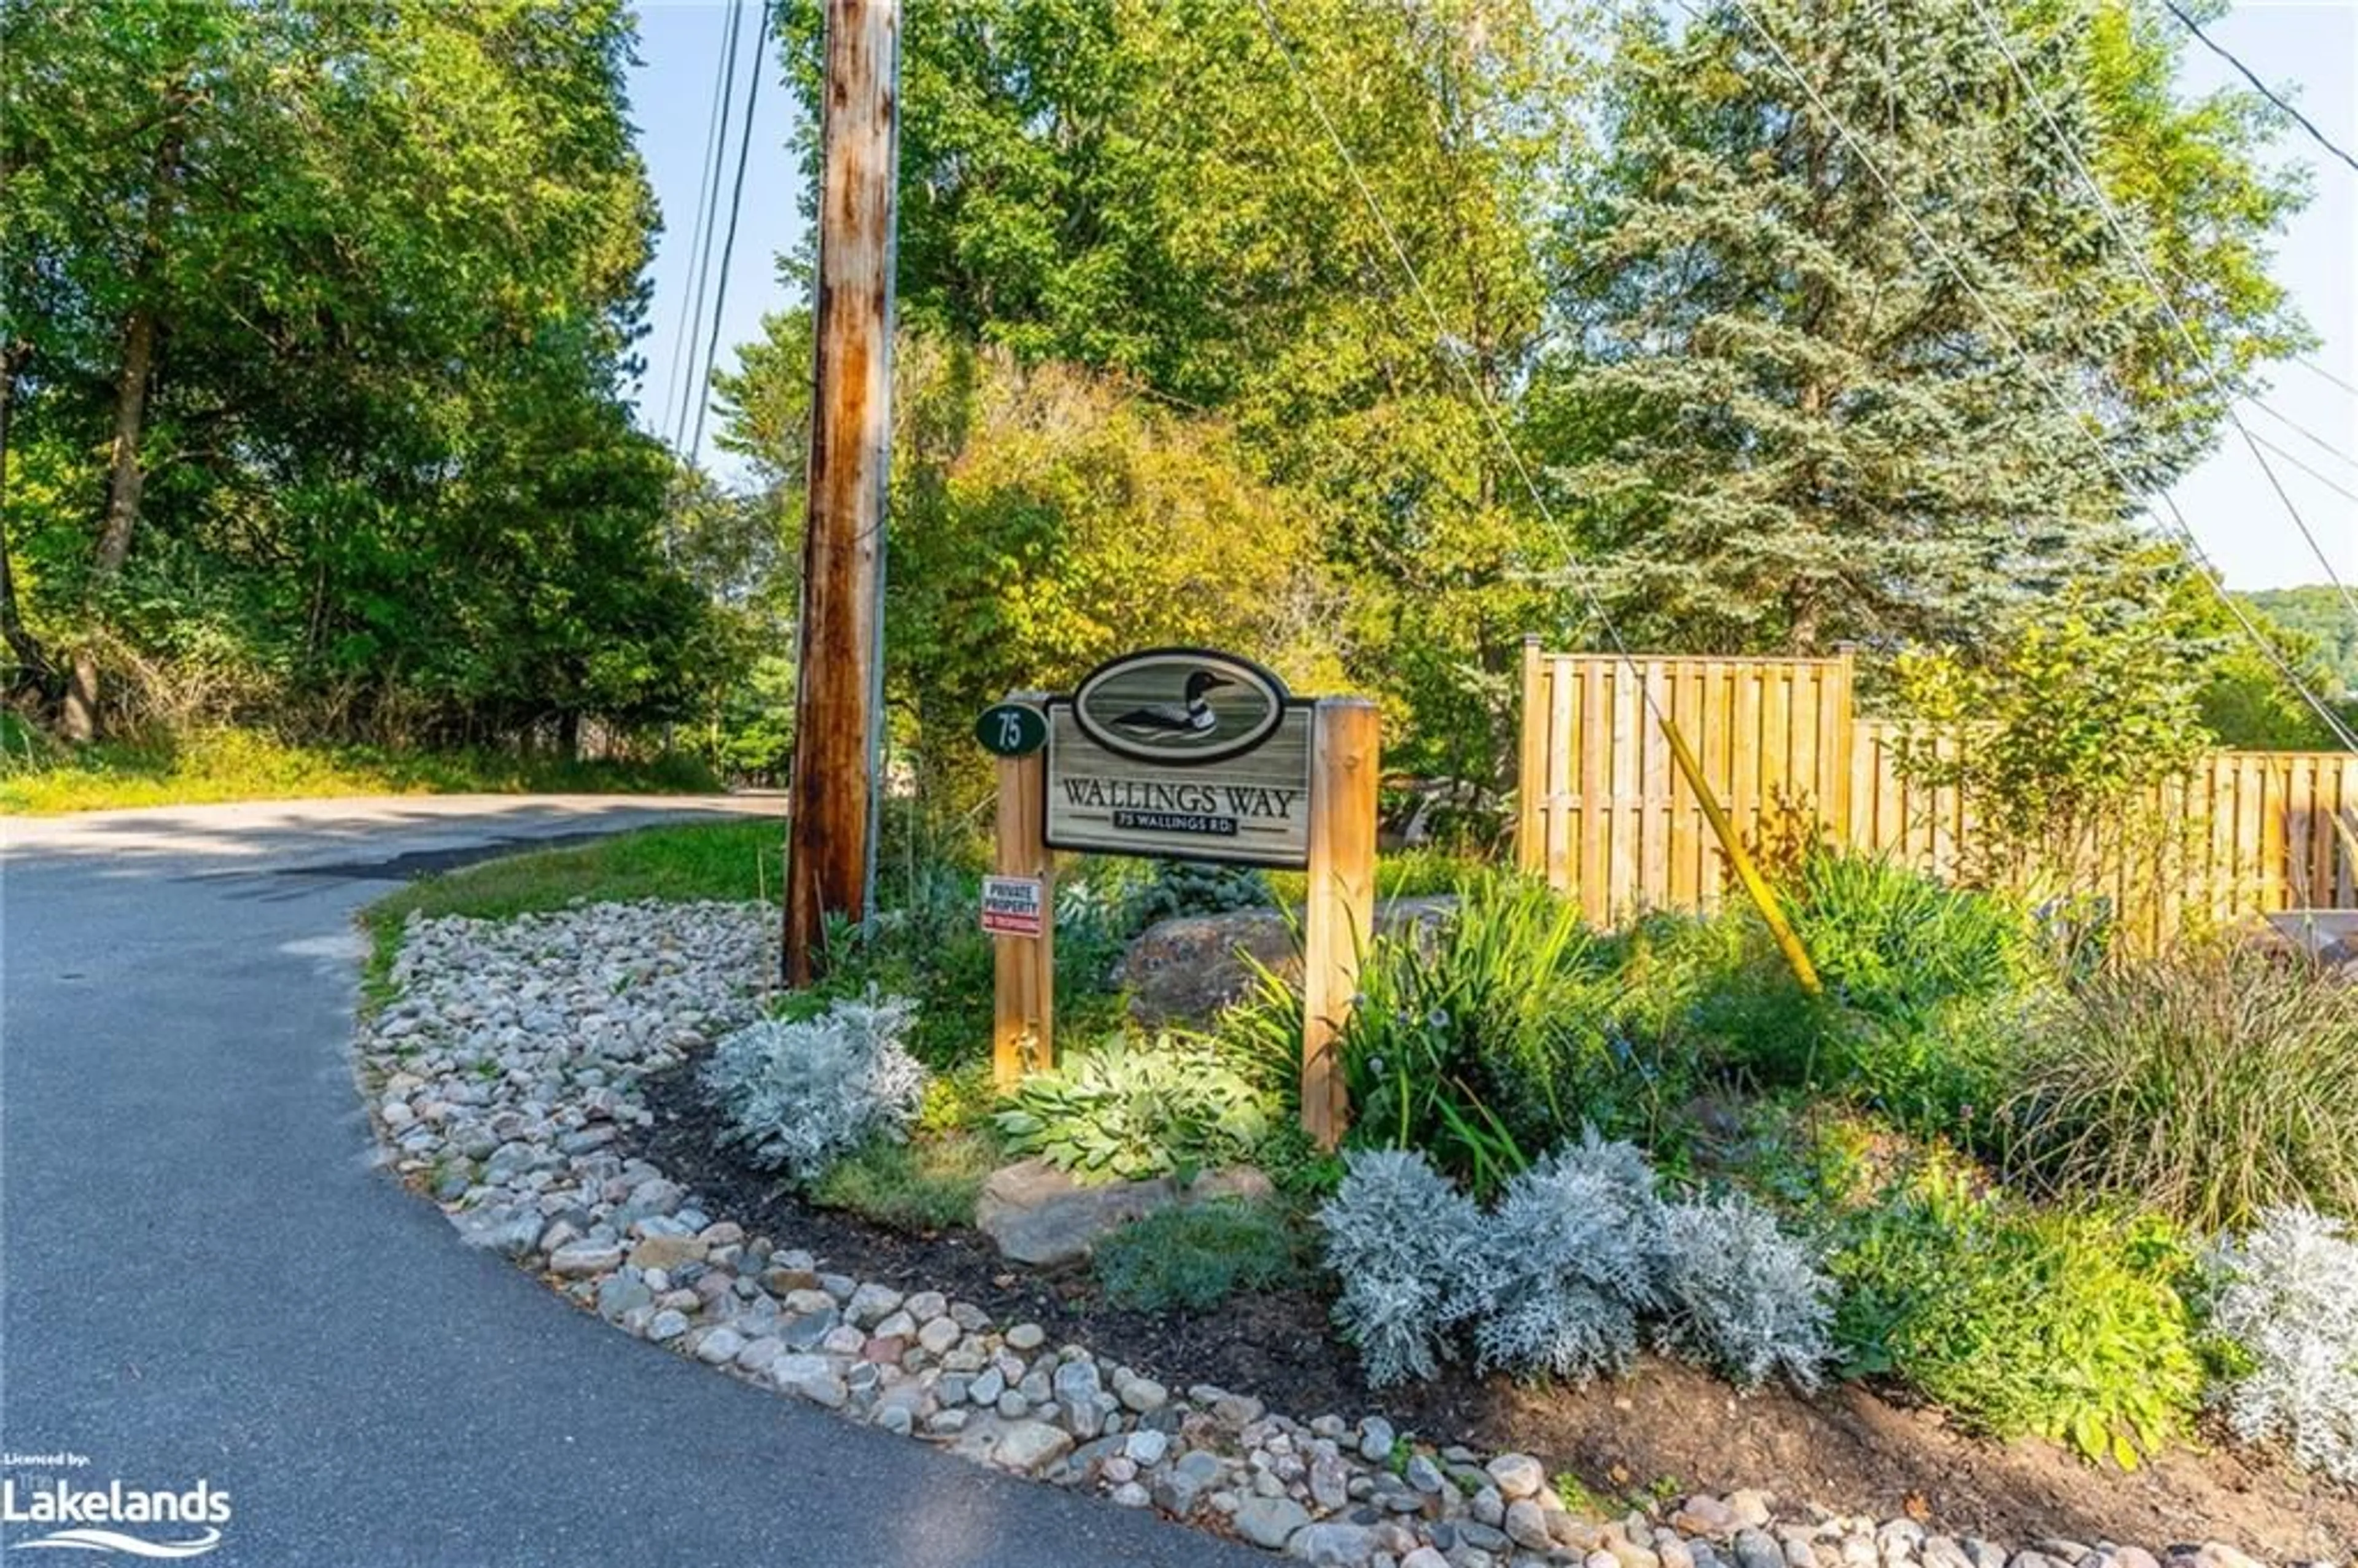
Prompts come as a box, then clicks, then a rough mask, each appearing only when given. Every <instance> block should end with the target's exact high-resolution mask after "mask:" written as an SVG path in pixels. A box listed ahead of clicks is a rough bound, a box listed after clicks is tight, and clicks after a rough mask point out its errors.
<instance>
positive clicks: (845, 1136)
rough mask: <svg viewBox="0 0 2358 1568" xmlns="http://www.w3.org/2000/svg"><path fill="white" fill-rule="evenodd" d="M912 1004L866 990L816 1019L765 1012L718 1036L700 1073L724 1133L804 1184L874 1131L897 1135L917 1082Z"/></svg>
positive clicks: (921, 1081) (913, 1103)
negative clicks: (909, 1044) (725, 1123)
mask: <svg viewBox="0 0 2358 1568" xmlns="http://www.w3.org/2000/svg"><path fill="white" fill-rule="evenodd" d="M916 1011H917V1004H916V1003H914V1002H913V1001H911V1000H907V999H906V998H904V997H881V998H880V997H879V996H878V995H877V993H876V992H875V991H874V990H872V989H871V991H870V992H869V993H868V996H867V998H866V999H865V1000H858V1001H853V1000H840V1001H836V1002H832V1003H830V1004H829V1005H828V1006H827V1011H824V1012H822V1013H820V1014H818V1015H817V1017H815V1018H810V1019H806V1020H803V1021H801V1022H784V1021H781V1020H777V1019H765V1020H763V1022H759V1023H754V1024H750V1025H748V1026H747V1027H745V1028H743V1029H740V1030H738V1031H737V1032H736V1033H732V1034H730V1035H728V1036H726V1037H725V1038H723V1039H722V1040H721V1042H720V1043H719V1044H718V1045H716V1046H714V1047H713V1051H712V1058H711V1060H710V1061H708V1062H707V1063H706V1064H705V1065H704V1074H703V1077H704V1083H705V1087H707V1088H708V1089H709V1090H711V1091H712V1094H713V1097H714V1098H716V1099H717V1100H718V1101H719V1104H720V1108H721V1110H722V1112H723V1113H724V1114H725V1115H726V1116H727V1118H728V1120H729V1129H728V1130H727V1131H726V1132H725V1133H724V1134H723V1135H722V1137H723V1140H724V1141H728V1142H731V1143H738V1144H742V1145H743V1146H744V1147H745V1150H746V1152H747V1158H748V1159H749V1160H751V1161H752V1163H753V1164H755V1165H758V1166H760V1167H762V1168H763V1169H764V1170H783V1171H784V1172H785V1173H786V1174H788V1175H789V1176H792V1177H793V1178H794V1179H795V1180H796V1181H800V1182H806V1181H810V1180H812V1179H813V1178H815V1177H817V1175H818V1174H819V1173H820V1172H822V1171H823V1170H825V1169H826V1168H827V1166H828V1165H829V1164H831V1163H833V1162H835V1161H836V1160H837V1159H838V1158H840V1157H842V1156H843V1155H845V1154H849V1153H850V1152H852V1151H853V1150H854V1149H857V1148H859V1147H860V1145H861V1144H863V1143H865V1142H867V1141H869V1140H870V1139H871V1138H874V1137H876V1136H878V1135H879V1134H882V1135H884V1136H888V1137H894V1138H897V1137H900V1136H902V1135H903V1133H905V1132H906V1130H907V1129H908V1125H909V1121H910V1119H911V1118H913V1117H914V1116H915V1114H916V1111H917V1104H918V1101H919V1099H920V1098H923V1096H924V1094H925V1068H924V1067H922V1066H920V1065H918V1063H917V1060H916V1058H914V1056H912V1055H910V1054H909V1053H908V1051H907V1050H906V1049H905V1048H904V1047H903V1044H902V1042H903V1040H904V1039H905V1038H906V1037H907V1035H908V1033H909V1028H910V1025H911V1023H912V1022H914V1019H915V1016H916Z"/></svg>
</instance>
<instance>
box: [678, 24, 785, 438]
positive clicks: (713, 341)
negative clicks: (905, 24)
mask: <svg viewBox="0 0 2358 1568" xmlns="http://www.w3.org/2000/svg"><path fill="white" fill-rule="evenodd" d="M761 11H762V25H761V27H759V28H758V29H757V30H756V31H755V32H754V34H753V69H752V71H751V72H750V73H749V75H748V78H747V85H746V89H745V123H744V124H743V126H742V128H741V132H740V134H739V136H738V139H737V179H736V183H735V185H734V187H733V188H732V189H730V193H729V232H728V234H727V236H726V237H725V238H724V239H723V240H722V241H721V243H720V284H719V287H718V288H716V289H714V290H713V300H712V335H711V337H710V339H709V340H708V341H707V343H706V345H705V351H704V377H703V379H702V380H701V381H700V382H698V397H697V400H696V434H695V437H694V438H693V439H691V440H690V441H689V442H688V447H687V460H688V461H689V462H690V463H691V464H692V463H694V462H695V461H696V460H697V459H698V457H700V456H701V455H702V454H703V451H704V416H705V413H706V411H707V410H708V409H709V408H710V407H711V406H712V397H711V390H710V389H711V384H712V367H713V362H714V361H715V360H716V359H717V358H718V357H719V352H720V318H721V315H722V313H723V312H724V311H725V310H726V309H727V308H728V304H729V258H730V256H731V255H733V254H735V253H736V250H737V213H738V210H739V209H740V208H741V207H742V206H743V205H744V201H745V163H746V159H747V157H748V156H749V154H750V153H751V152H752V146H753V109H754V106H755V105H756V104H758V103H760V102H761V100H762V50H763V49H764V48H765V47H766V46H767V45H768V43H769V41H770V7H769V6H768V5H763V6H762V7H761Z"/></svg>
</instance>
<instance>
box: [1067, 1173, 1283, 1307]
mask: <svg viewBox="0 0 2358 1568" xmlns="http://www.w3.org/2000/svg"><path fill="white" fill-rule="evenodd" d="M1096 1266H1097V1276H1098V1283H1099V1284H1101V1285H1103V1286H1104V1287H1105V1292H1106V1299H1107V1300H1108V1301H1110V1302H1112V1303H1114V1304H1115V1305H1116V1306H1123V1307H1129V1308H1130V1309H1131V1310H1133V1311H1136V1312H1169V1311H1172V1310H1173V1309H1174V1308H1175V1309H1177V1310H1179V1311H1182V1312H1203V1311H1205V1310H1206V1309H1207V1308H1210V1307H1213V1306H1217V1304H1219V1303H1221V1302H1223V1301H1225V1300H1227V1299H1228V1297H1229V1296H1232V1295H1234V1294H1235V1293H1236V1292H1238V1291H1267V1290H1274V1289H1277V1288H1279V1287H1282V1286H1284V1285H1289V1284H1292V1283H1293V1282H1294V1281H1296V1280H1297V1279H1299V1278H1300V1276H1301V1272H1302V1260H1301V1257H1300V1255H1299V1252H1298V1249H1297V1246H1296V1243H1295V1238H1294V1235H1293V1230H1292V1229H1291V1228H1290V1227H1288V1226H1287V1224H1286V1222H1285V1217H1284V1216H1282V1214H1280V1213H1278V1212H1277V1211H1276V1210H1274V1209H1272V1208H1271V1206H1268V1205H1267V1204H1259V1203H1249V1202H1246V1201H1243V1200H1241V1199H1236V1198H1219V1199H1215V1200H1214V1201H1212V1202H1210V1203H1195V1204H1187V1205H1185V1206H1182V1207H1179V1208H1172V1209H1165V1210H1163V1212H1162V1213H1160V1214H1154V1215H1150V1216H1148V1217H1146V1218H1144V1219H1141V1220H1140V1221H1138V1222H1137V1223H1136V1224H1135V1225H1127V1226H1124V1227H1122V1228H1121V1229H1120V1230H1117V1231H1115V1232H1114V1233H1113V1234H1112V1235H1111V1236H1109V1237H1107V1238H1105V1239H1104V1240H1103V1241H1100V1242H1098V1246H1097V1251H1096Z"/></svg>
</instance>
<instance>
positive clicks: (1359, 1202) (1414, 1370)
mask: <svg viewBox="0 0 2358 1568" xmlns="http://www.w3.org/2000/svg"><path fill="white" fill-rule="evenodd" d="M1481 1223H1482V1215H1481V1211H1480V1210H1479V1209H1476V1207H1475V1206H1474V1205H1473V1202H1472V1201H1471V1200H1470V1199H1468V1198H1467V1197H1466V1195H1464V1194H1462V1193H1460V1192H1459V1191H1457V1189H1456V1188H1455V1187H1453V1186H1451V1185H1450V1184H1449V1183H1448V1182H1447V1181H1445V1180H1444V1179H1443V1178H1442V1176H1441V1174H1440V1173H1438V1172H1436V1171H1434V1170H1433V1166H1432V1165H1431V1164H1430V1163H1428V1162H1426V1161H1425V1159H1424V1157H1423V1156H1422V1155H1421V1154H1417V1153H1414V1152H1408V1151H1404V1150H1355V1151H1353V1152H1350V1153H1348V1154H1346V1155H1345V1156H1344V1173H1343V1181H1342V1184H1341V1185H1340V1186H1338V1187H1337V1188H1336V1192H1335V1195H1334V1196H1333V1197H1331V1198H1329V1199H1327V1200H1326V1202H1325V1204H1324V1205H1323V1206H1320V1208H1319V1210H1318V1224H1319V1227H1320V1228H1321V1229H1322V1230H1323V1231H1324V1232H1325V1256H1326V1266H1327V1267H1328V1268H1329V1269H1331V1270H1333V1271H1335V1273H1336V1276H1337V1277H1338V1278H1339V1279H1340V1280H1341V1281H1342V1283H1343V1290H1342V1293H1341V1294H1340V1295H1339V1296H1337V1297H1336V1302H1335V1322H1336V1325H1338V1326H1339V1327H1340V1328H1341V1329H1342V1331H1343V1336H1344V1337H1345V1338H1347V1339H1348V1340H1349V1341H1350V1342H1351V1343H1352V1344H1354V1345H1356V1346H1358V1347H1359V1359H1360V1361H1361V1362H1362V1363H1363V1365H1364V1366H1365V1367H1366V1369H1367V1374H1368V1382H1369V1383H1370V1384H1372V1385H1373V1386H1375V1387H1377V1388H1382V1387H1383V1386H1385V1385H1386V1384H1389V1383H1397V1382H1399V1381H1401V1379H1404V1378H1430V1377H1432V1376H1433V1371H1434V1368H1435V1365H1436V1362H1437V1361H1438V1360H1439V1359H1441V1358H1444V1357H1447V1355H1448V1354H1449V1342H1448V1337H1447V1336H1448V1331H1449V1328H1450V1326H1451V1325H1452V1324H1453V1323H1454V1322H1455V1321H1456V1319H1455V1300H1456V1297H1457V1293H1458V1281H1459V1278H1460V1275H1461V1272H1462V1271H1463V1269H1464V1266H1465V1264H1466V1261H1467V1260H1468V1253H1469V1252H1470V1251H1471V1249H1473V1247H1474V1246H1475V1243H1476V1238H1477V1236H1478V1234H1479V1230H1480V1227H1481Z"/></svg>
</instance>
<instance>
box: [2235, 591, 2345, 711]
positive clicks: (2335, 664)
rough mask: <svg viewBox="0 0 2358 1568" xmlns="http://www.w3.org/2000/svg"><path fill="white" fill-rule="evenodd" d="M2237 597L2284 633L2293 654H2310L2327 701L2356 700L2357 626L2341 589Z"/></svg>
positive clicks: (2271, 592)
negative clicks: (2323, 677) (2320, 671)
mask: <svg viewBox="0 0 2358 1568" xmlns="http://www.w3.org/2000/svg"><path fill="white" fill-rule="evenodd" d="M2236 597H2237V598H2238V599H2241V600H2243V601H2244V603H2245V604H2247V605H2249V606H2250V607H2251V608H2252V609H2254V610H2255V611H2258V612H2259V613H2260V614H2261V615H2263V616H2265V617H2266V619H2267V621H2268V622H2269V623H2271V624H2273V625H2274V626H2276V627H2277V629H2279V630H2280V631H2282V632H2284V633H2287V634H2288V637H2289V638H2290V639H2291V640H2292V641H2293V643H2294V644H2295V647H2296V650H2297V651H2303V652H2308V653H2309V654H2311V655H2312V656H2313V657H2314V658H2315V659H2316V660H2317V661H2318V663H2319V664H2320V665H2322V666H2323V672H2324V673H2325V675H2326V676H2327V679H2326V680H2323V681H2320V683H2319V687H2318V689H2319V690H2320V692H2322V693H2323V694H2324V695H2325V696H2327V697H2343V698H2347V697H2353V696H2358V620H2353V618H2352V616H2351V614H2350V606H2349V604H2348V602H2347V601H2346V600H2343V598H2342V590H2341V589H2338V588H2335V587H2334V586H2333V585H2332V584H2331V583H2322V582H2321V583H2313V584H2311V585H2309V586H2308V587H2306V588H2272V589H2262V590H2261V591H2259V592H2257V593H2244V594H2238V595H2236Z"/></svg>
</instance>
